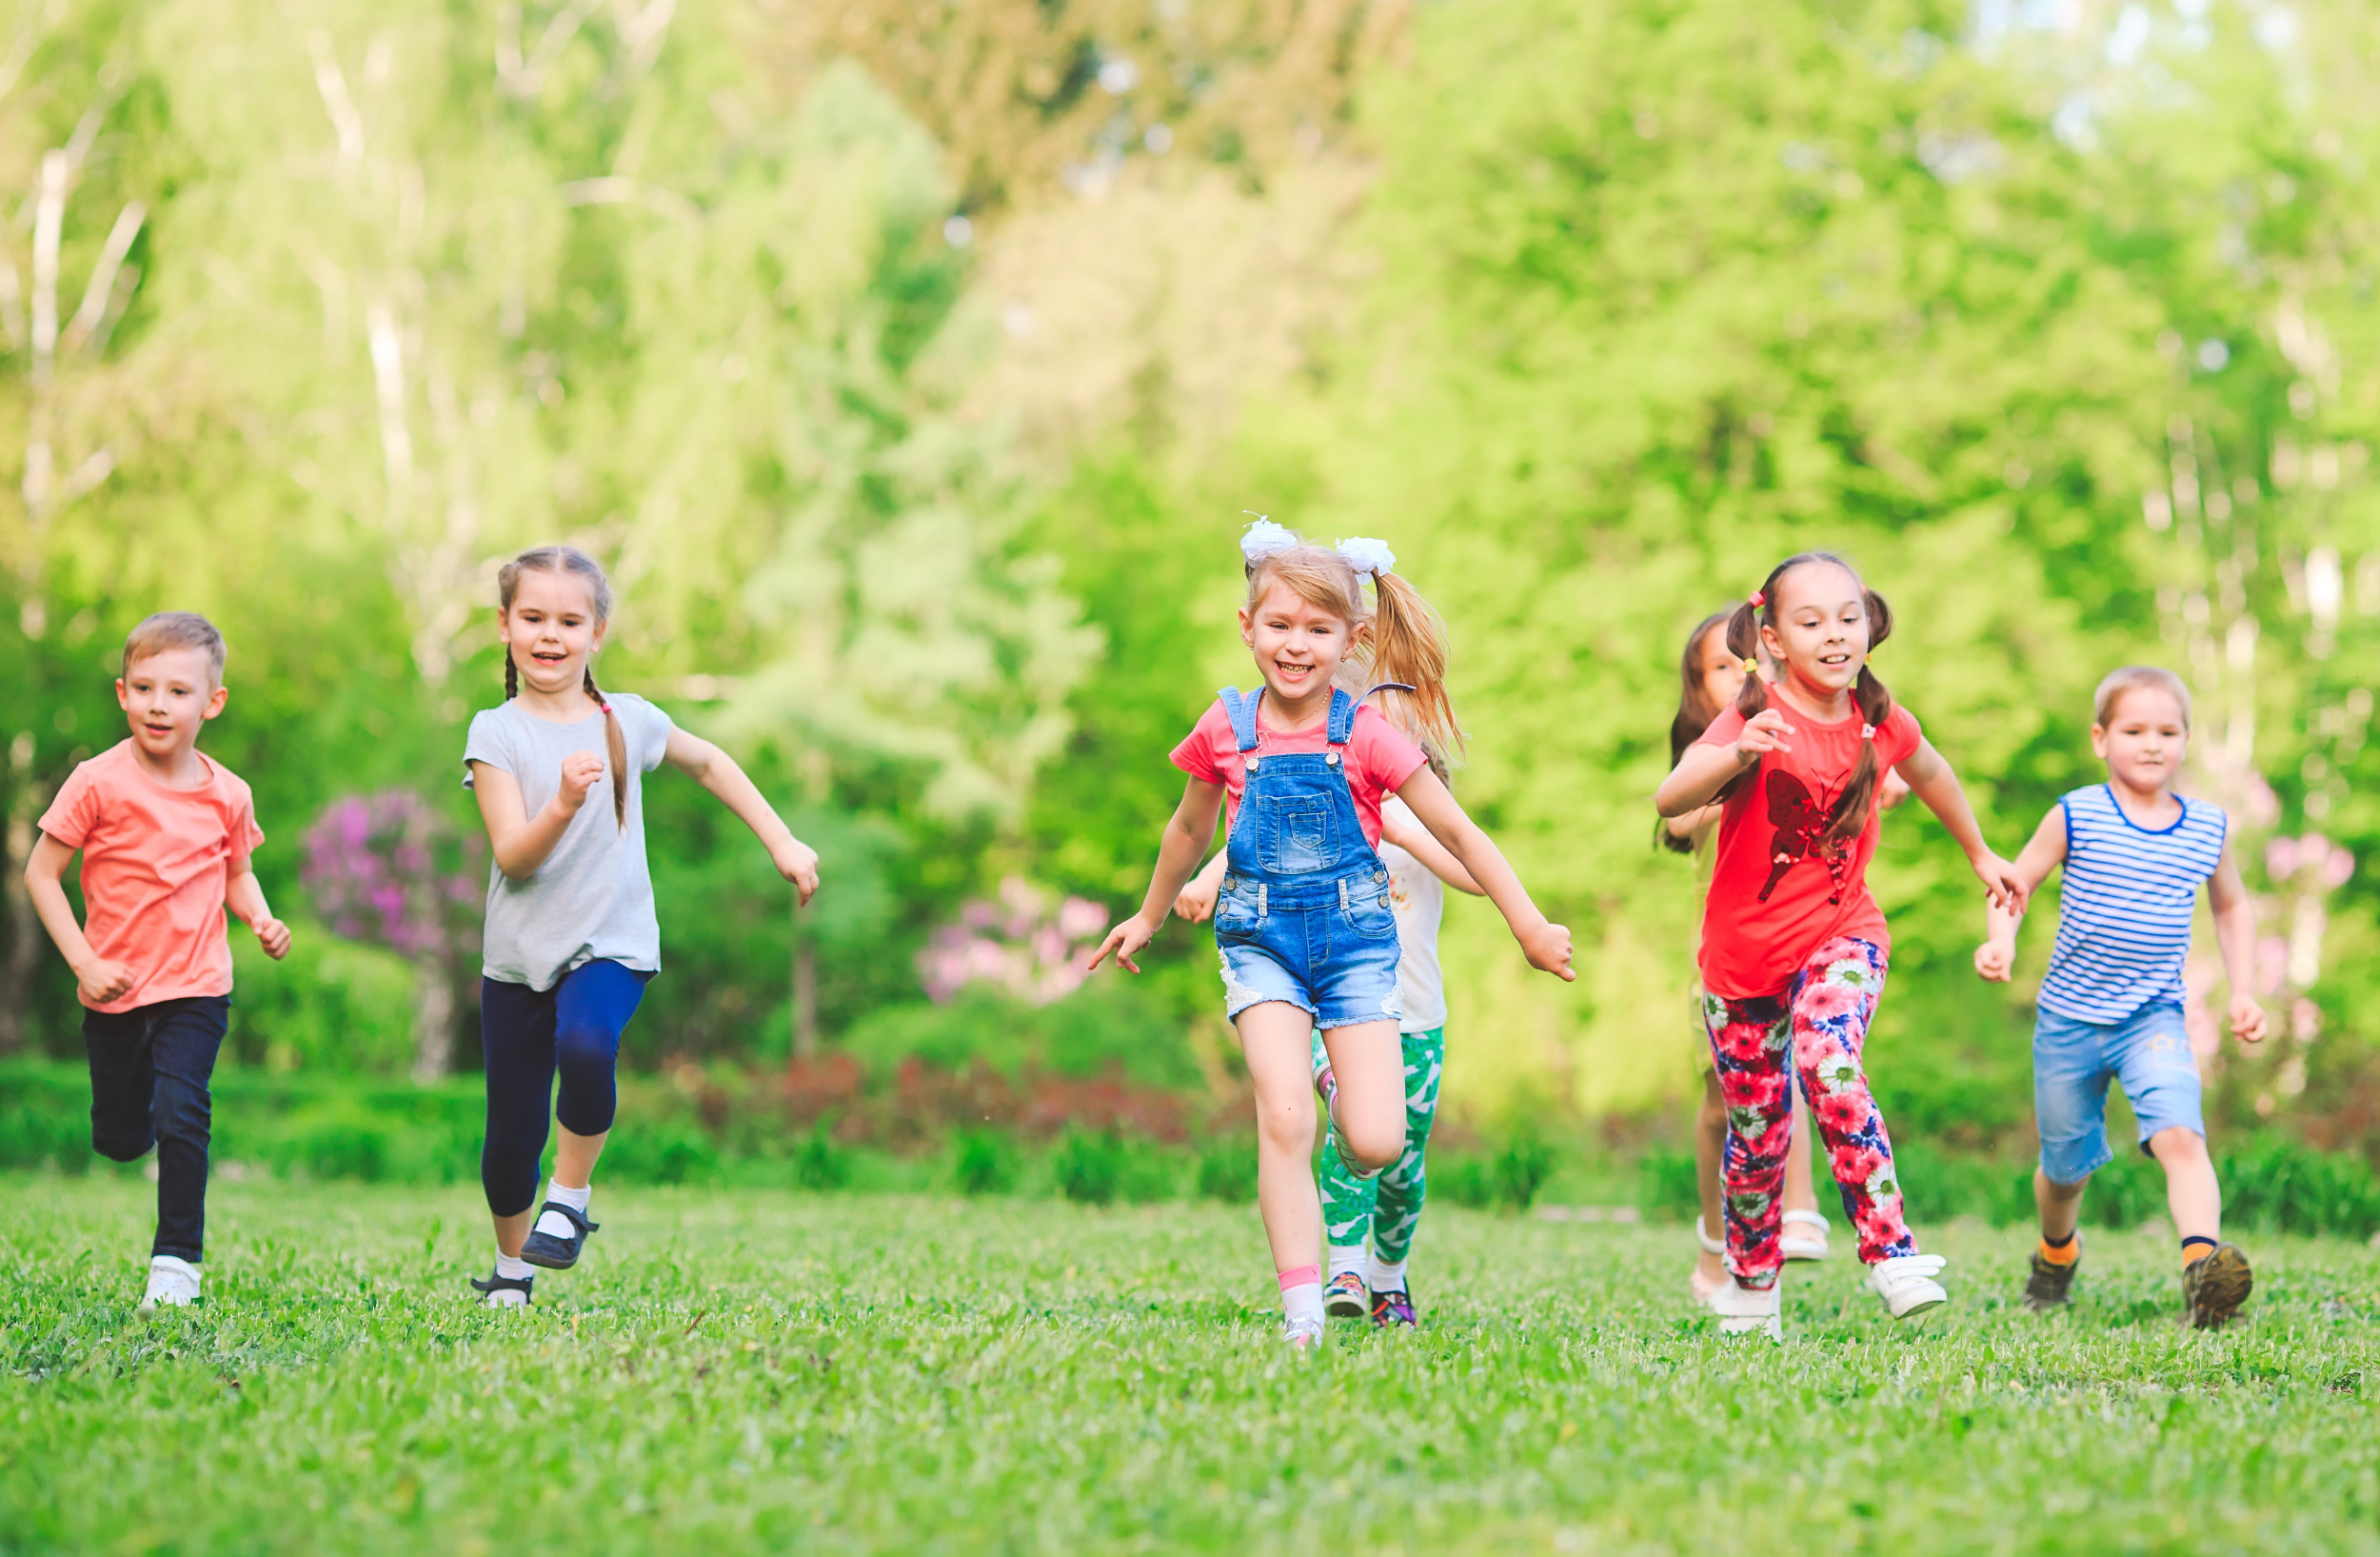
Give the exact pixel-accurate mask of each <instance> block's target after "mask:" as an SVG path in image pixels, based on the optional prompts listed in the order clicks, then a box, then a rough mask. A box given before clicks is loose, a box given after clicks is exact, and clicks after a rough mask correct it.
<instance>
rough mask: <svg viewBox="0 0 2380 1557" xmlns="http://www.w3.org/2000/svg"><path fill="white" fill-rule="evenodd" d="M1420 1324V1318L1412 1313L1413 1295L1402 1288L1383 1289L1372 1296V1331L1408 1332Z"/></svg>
mask: <svg viewBox="0 0 2380 1557" xmlns="http://www.w3.org/2000/svg"><path fill="white" fill-rule="evenodd" d="M1420 1323H1421V1316H1420V1315H1419V1314H1417V1313H1415V1312H1414V1311H1413V1294H1412V1293H1411V1292H1408V1291H1406V1290H1405V1289H1404V1288H1401V1287H1391V1288H1382V1289H1381V1290H1379V1291H1378V1292H1375V1293H1373V1294H1372V1327H1373V1328H1374V1329H1381V1330H1394V1329H1407V1330H1409V1329H1413V1328H1415V1327H1418V1325H1419V1324H1420Z"/></svg>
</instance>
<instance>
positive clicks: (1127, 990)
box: [842, 979, 1200, 1090]
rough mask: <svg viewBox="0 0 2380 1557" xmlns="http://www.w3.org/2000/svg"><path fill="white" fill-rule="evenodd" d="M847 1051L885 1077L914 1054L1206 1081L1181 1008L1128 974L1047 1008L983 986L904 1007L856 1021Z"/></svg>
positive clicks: (1170, 1083) (941, 1060)
mask: <svg viewBox="0 0 2380 1557" xmlns="http://www.w3.org/2000/svg"><path fill="white" fill-rule="evenodd" d="M842 1047H843V1049H844V1051H845V1052H847V1053H849V1054H850V1055H851V1056H852V1057H853V1058H854V1059H856V1060H858V1061H859V1062H860V1064H861V1065H862V1066H863V1067H865V1068H867V1070H868V1071H869V1072H870V1073H871V1074H873V1075H878V1076H883V1075H889V1074H891V1073H892V1072H893V1071H895V1070H897V1069H899V1068H901V1064H902V1061H904V1060H910V1059H915V1060H921V1061H923V1062H924V1063H926V1064H928V1065H932V1066H936V1067H939V1068H942V1069H944V1070H950V1071H965V1070H967V1069H969V1068H971V1067H973V1066H976V1065H979V1064H980V1065H982V1066H983V1067H985V1068H988V1069H990V1070H993V1071H996V1072H998V1073H999V1074H1001V1075H1003V1076H1006V1077H1008V1078H1010V1079H1011V1080H1015V1079H1016V1078H1018V1077H1020V1076H1021V1075H1023V1074H1024V1073H1025V1072H1026V1071H1027V1070H1029V1069H1038V1070H1042V1071H1046V1072H1048V1073H1050V1074H1053V1075H1060V1076H1075V1077H1090V1076H1097V1075H1100V1074H1101V1073H1103V1072H1104V1071H1106V1070H1107V1068H1109V1067H1110V1066H1114V1067H1116V1068H1120V1069H1121V1071H1122V1072H1123V1074H1124V1077H1125V1079H1126V1080H1128V1081H1130V1082H1131V1083H1133V1084H1134V1085H1135V1086H1140V1087H1152V1088H1172V1089H1177V1090H1180V1089H1187V1088H1195V1087H1197V1086H1199V1085H1200V1077H1199V1069H1198V1063H1197V1061H1196V1059H1195V1058H1194V1057H1193V1056H1192V1053H1191V1051H1190V1048H1189V1045H1188V1044H1187V1042H1185V1040H1184V1038H1183V1034H1182V1031H1181V1026H1180V1020H1179V1019H1178V1018H1177V1016H1176V1015H1175V1013H1174V1011H1173V1008H1172V1007H1171V1006H1170V1005H1169V1004H1168V1003H1167V1002H1166V1001H1165V1000H1164V998H1163V997H1162V996H1161V995H1160V994H1157V993H1154V992H1152V991H1150V990H1147V989H1142V988H1139V987H1137V986H1136V985H1134V984H1132V983H1130V982H1128V981H1126V980H1123V979H1097V980H1094V981H1093V982H1092V983H1090V984H1088V985H1085V986H1084V987H1083V988H1081V989H1079V990H1077V991H1076V992H1075V993H1073V994H1071V995H1069V996H1067V997H1066V998H1065V999H1063V1000H1061V1001H1057V1002H1055V1003H1054V1004H1051V1005H1048V1006H1039V1007H1036V1006H1028V1005H1025V1004H1024V1003H1023V1002H1021V1001H1018V1000H1012V999H1009V998H1007V997H1005V996H1002V995H997V994H993V993H990V992H988V991H986V990H983V989H982V988H971V989H968V990H966V991H965V992H963V993H962V994H961V995H960V996H959V997H958V998H957V999H955V1000H953V1001H951V1002H950V1004H948V1005H946V1006H934V1005H927V1004H923V1003H920V1004H916V1005H909V1006H895V1007H891V1008H885V1009H883V1010H879V1011H877V1012H875V1013H874V1014H873V1015H871V1016H869V1017H867V1018H866V1019H865V1020H863V1021H862V1022H860V1023H859V1024H857V1025H856V1026H854V1027H853V1028H851V1030H850V1031H849V1032H848V1033H847V1034H845V1035H844V1037H843V1046H842Z"/></svg>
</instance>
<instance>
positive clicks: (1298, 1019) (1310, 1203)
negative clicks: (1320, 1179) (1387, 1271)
mask: <svg viewBox="0 0 2380 1557" xmlns="http://www.w3.org/2000/svg"><path fill="white" fill-rule="evenodd" d="M1238 1025H1239V1028H1240V1053H1241V1055H1242V1056H1243V1057H1244V1058H1245V1059H1246V1061H1247V1065H1248V1081H1249V1084H1250V1085H1251V1087H1252V1088H1254V1089H1255V1092H1256V1204H1257V1209H1258V1210H1259V1212H1260V1213H1262V1215H1263V1217H1264V1238H1265V1242H1267V1243H1268V1244H1270V1245H1271V1246H1272V1248H1273V1268H1274V1269H1276V1270H1295V1269H1297V1268H1299V1267H1300V1266H1307V1265H1312V1264H1314V1263H1315V1261H1316V1260H1317V1258H1319V1254H1320V1251H1321V1247H1322V1201H1321V1197H1320V1195H1319V1192H1318V1191H1317V1190H1316V1189H1315V1187H1314V1071H1313V1068H1312V1066H1311V1064H1310V1055H1311V1053H1312V1044H1313V1038H1314V1019H1313V1018H1312V1017H1311V1016H1309V1015H1308V1014H1307V1013H1306V1011H1305V1009H1304V1008H1302V1007H1299V1006H1293V1005H1291V1004H1290V1003H1289V1002H1287V1001H1284V1000H1268V1001H1264V1002H1261V1003H1260V1004H1258V1005H1255V1006H1251V1007H1249V1008H1247V1009H1246V1010H1243V1011H1241V1012H1240V1016H1239V1024H1238ZM1334 1063H1335V1062H1334Z"/></svg>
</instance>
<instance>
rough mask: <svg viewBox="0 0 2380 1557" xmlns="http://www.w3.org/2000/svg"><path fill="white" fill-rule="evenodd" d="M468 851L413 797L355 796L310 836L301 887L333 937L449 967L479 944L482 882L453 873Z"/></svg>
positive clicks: (394, 792)
mask: <svg viewBox="0 0 2380 1557" xmlns="http://www.w3.org/2000/svg"><path fill="white" fill-rule="evenodd" d="M305 848H306V864H305V866H304V868H302V869H301V870H300V872H299V878H298V879H299V880H300V881H301V882H303V883H304V884H305V887H306V892H307V897H308V898H310V899H311V900H312V901H313V905H314V912H315V914H316V915H317V916H318V917H320V918H321V919H322V920H323V922H324V923H325V924H327V925H328V926H329V927H330V928H331V930H332V931H333V932H334V933H336V934H338V935H341V936H343V937H345V938H346V939H347V940H350V941H364V942H367V943H369V944H371V945H374V946H384V947H387V948H388V949H390V950H391V951H394V952H397V953H398V954H400V955H401V956H404V957H407V958H409V959H411V960H413V961H415V962H421V961H425V960H428V961H436V962H441V963H445V962H451V961H453V960H454V959H456V958H457V957H460V956H462V955H465V954H466V953H468V952H470V951H472V950H475V949H476V948H478V945H479V911H478V909H479V902H480V895H481V892H482V891H483V889H484V887H485V884H484V883H483V882H482V881H480V880H479V878H478V877H477V876H476V875H475V874H473V873H472V872H471V871H469V870H468V869H467V868H465V869H461V870H458V869H454V868H451V866H452V865H453V864H454V863H455V862H456V861H458V860H459V859H461V857H462V856H463V855H464V853H465V851H466V840H464V839H463V838H462V836H461V835H460V833H459V832H458V830H457V829H456V828H455V827H454V826H453V825H452V824H451V823H449V822H447V821H446V818H445V817H443V816H441V815H439V814H438V813H437V812H436V811H434V810H432V809H431V808H430V807H429V806H428V804H427V803H426V802H425V801H424V800H423V799H422V797H421V796H419V795H417V794H415V793H413V792H412V791H411V790H409V789H385V790H383V791H381V792H380V793H379V794H375V795H349V796H347V798H346V799H344V800H335V801H333V802H331V803H330V805H329V806H328V807H327V808H325V809H324V811H323V813H322V815H321V816H320V817H319V818H317V819H316V821H315V823H314V825H313V826H312V827H310V828H307V831H306V837H305ZM442 860H444V861H445V862H446V865H447V866H448V867H449V868H443V869H442V868H441V861H442Z"/></svg>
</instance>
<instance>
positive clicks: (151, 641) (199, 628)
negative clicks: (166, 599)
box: [118, 611, 224, 687]
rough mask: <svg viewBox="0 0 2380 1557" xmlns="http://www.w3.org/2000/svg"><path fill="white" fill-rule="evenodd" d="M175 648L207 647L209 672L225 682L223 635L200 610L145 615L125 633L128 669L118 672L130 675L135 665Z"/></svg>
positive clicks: (125, 663)
mask: <svg viewBox="0 0 2380 1557" xmlns="http://www.w3.org/2000/svg"><path fill="white" fill-rule="evenodd" d="M168 649H203V650H205V652H206V655H207V670H208V674H210V675H212V676H213V677H214V678H215V685H216V686H218V687H220V686H222V685H223V660H224V648H223V634H222V633H220V632H218V631H216V630H215V624H214V623H212V622H209V621H208V620H207V618H205V617H204V616H201V615H199V614H198V613H197V612H196V611H159V612H157V614H155V615H154V616H144V617H142V618H141V625H140V626H139V627H136V628H134V629H132V630H131V631H130V632H129V633H127V634H125V638H124V669H122V670H121V671H119V672H118V674H120V675H125V676H129V675H130V674H131V673H132V667H133V666H134V665H135V664H137V663H139V662H140V661H142V660H145V659H147V658H149V656H150V655H151V654H163V653H165V652H166V651H167V650H168Z"/></svg>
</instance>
